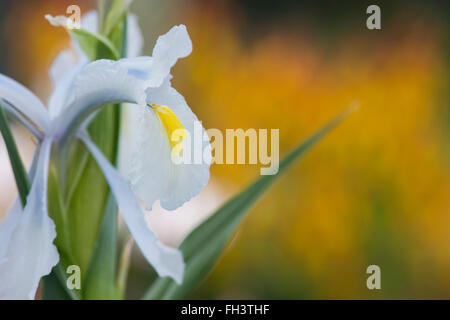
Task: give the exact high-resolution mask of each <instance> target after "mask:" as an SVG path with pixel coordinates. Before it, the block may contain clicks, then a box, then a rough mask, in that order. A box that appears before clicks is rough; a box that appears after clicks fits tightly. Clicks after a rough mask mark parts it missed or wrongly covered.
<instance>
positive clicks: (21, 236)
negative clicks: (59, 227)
mask: <svg viewBox="0 0 450 320" xmlns="http://www.w3.org/2000/svg"><path fill="white" fill-rule="evenodd" d="M50 150H51V140H50V139H45V140H44V141H43V143H42V146H41V151H40V154H39V159H38V163H37V168H36V175H35V177H34V179H33V183H32V185H31V189H30V193H29V195H28V197H27V205H26V206H25V208H24V210H23V213H22V214H20V220H19V221H18V222H17V225H16V228H15V230H14V232H13V234H12V235H11V237H10V240H9V244H8V248H7V251H6V253H5V255H4V256H3V257H2V258H1V260H0V299H33V298H34V296H35V294H36V289H37V287H38V284H39V280H40V279H41V277H43V276H45V275H47V274H49V273H50V271H51V269H52V268H53V267H54V266H55V265H56V264H57V263H58V261H59V255H58V251H57V249H56V247H55V245H54V244H53V241H54V239H55V238H56V230H55V224H54V223H53V221H52V219H50V217H49V216H48V212H47V176H48V165H49V158H50Z"/></svg>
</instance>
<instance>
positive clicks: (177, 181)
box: [127, 78, 211, 210]
mask: <svg viewBox="0 0 450 320" xmlns="http://www.w3.org/2000/svg"><path fill="white" fill-rule="evenodd" d="M147 94H148V97H147V101H148V102H149V103H151V104H155V105H163V106H167V107H169V108H170V109H171V110H172V111H173V113H174V114H175V116H176V117H177V119H178V120H179V121H180V122H181V124H182V126H183V127H184V128H185V129H186V130H187V132H188V133H189V138H188V139H187V140H186V143H189V145H188V146H187V147H188V148H189V151H190V155H189V154H188V155H187V159H186V160H188V161H185V162H183V163H179V164H177V163H174V162H173V161H172V148H173V146H172V145H171V140H170V139H171V137H170V136H169V134H168V131H167V130H166V128H165V127H164V123H163V121H161V117H160V116H159V115H158V113H156V112H155V111H154V110H153V109H151V108H149V107H147V108H145V109H142V108H140V110H137V111H134V110H131V109H132V108H130V111H131V112H140V113H141V115H140V117H139V118H140V120H139V122H138V123H135V124H134V126H135V127H136V129H135V130H136V131H135V135H136V137H135V139H134V140H135V141H134V142H132V141H130V145H131V148H132V150H131V152H132V155H131V157H132V158H131V162H130V165H129V168H128V172H127V173H128V174H127V175H128V177H129V179H130V181H131V184H132V186H133V190H134V192H135V193H136V195H137V196H138V197H139V198H140V199H141V200H143V201H144V202H145V204H146V206H147V208H148V209H151V208H152V205H153V203H154V202H155V201H156V200H158V199H159V200H160V202H161V206H162V207H163V208H165V209H167V210H174V209H176V208H178V207H179V206H181V205H182V204H183V203H185V202H187V201H189V200H190V199H191V198H192V197H194V196H196V195H198V194H199V193H200V191H201V190H202V188H203V187H204V186H205V185H206V184H207V183H208V180H209V167H210V160H211V147H210V144H209V141H208V140H207V139H205V138H206V137H207V135H206V132H205V129H204V128H203V127H202V126H201V123H200V122H199V121H198V119H197V117H196V116H195V114H194V113H193V112H192V111H191V109H189V107H188V105H187V103H186V101H185V100H184V98H183V96H182V95H181V94H179V93H178V92H177V91H176V90H175V89H174V88H172V87H171V84H170V80H169V78H167V79H166V80H165V81H164V83H163V84H162V86H161V87H159V88H150V89H148V90H147ZM134 118H138V117H134ZM204 140H206V141H204ZM187 151H188V150H186V152H187Z"/></svg>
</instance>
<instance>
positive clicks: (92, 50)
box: [70, 29, 120, 61]
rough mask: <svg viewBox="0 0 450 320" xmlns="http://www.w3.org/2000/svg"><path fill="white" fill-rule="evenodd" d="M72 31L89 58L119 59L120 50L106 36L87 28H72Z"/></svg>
mask: <svg viewBox="0 0 450 320" xmlns="http://www.w3.org/2000/svg"><path fill="white" fill-rule="evenodd" d="M70 33H71V34H72V36H73V37H74V38H75V39H76V40H77V42H78V43H79V45H80V46H81V48H82V49H83V51H84V53H86V55H87V56H88V57H89V60H91V61H94V60H96V59H98V57H101V58H104V59H112V60H117V59H119V57H120V55H119V52H118V51H117V49H116V48H115V47H114V45H113V44H112V43H111V41H109V40H108V39H107V38H106V37H104V36H102V35H99V34H94V33H92V32H89V31H87V30H85V29H72V30H70Z"/></svg>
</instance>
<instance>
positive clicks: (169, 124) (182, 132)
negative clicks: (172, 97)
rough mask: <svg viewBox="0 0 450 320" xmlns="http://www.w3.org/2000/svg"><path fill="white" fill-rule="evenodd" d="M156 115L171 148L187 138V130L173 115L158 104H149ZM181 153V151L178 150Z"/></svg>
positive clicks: (166, 108)
mask: <svg viewBox="0 0 450 320" xmlns="http://www.w3.org/2000/svg"><path fill="white" fill-rule="evenodd" d="M149 105H150V106H151V107H152V108H153V110H154V111H155V112H156V114H157V115H158V117H159V119H160V120H161V123H162V124H163V126H164V128H165V129H166V132H167V136H168V138H169V141H170V144H171V145H172V147H173V148H175V146H176V145H177V144H178V143H179V142H181V141H183V140H184V139H185V138H186V136H187V130H186V129H185V128H184V126H183V124H182V123H181V122H180V120H179V119H178V117H177V116H176V115H175V113H174V112H173V111H172V110H171V109H170V108H169V107H168V106H163V105H159V104H153V103H152V104H149ZM180 151H181V150H180Z"/></svg>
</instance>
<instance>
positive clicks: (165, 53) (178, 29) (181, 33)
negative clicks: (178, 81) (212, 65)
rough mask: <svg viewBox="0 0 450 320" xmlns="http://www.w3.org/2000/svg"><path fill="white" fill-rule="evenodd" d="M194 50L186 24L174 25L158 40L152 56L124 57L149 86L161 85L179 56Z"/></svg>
mask: <svg viewBox="0 0 450 320" xmlns="http://www.w3.org/2000/svg"><path fill="white" fill-rule="evenodd" d="M191 52H192V42H191V39H190V38H189V34H188V33H187V31H186V27H185V26H184V25H179V26H174V27H173V28H172V29H170V30H169V32H167V33H166V34H165V35H162V36H160V37H159V38H158V40H157V41H156V45H155V47H154V48H153V55H152V57H138V58H134V59H122V60H120V63H121V65H122V66H123V67H125V68H127V69H129V72H130V74H133V75H134V76H136V77H139V78H141V79H145V80H147V85H148V87H159V86H160V85H161V84H162V83H163V81H164V79H166V78H167V76H168V75H169V73H170V69H171V68H172V67H173V66H174V65H175V63H176V62H177V60H178V59H179V58H184V57H187V56H188V55H189V54H190V53H191Z"/></svg>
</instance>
